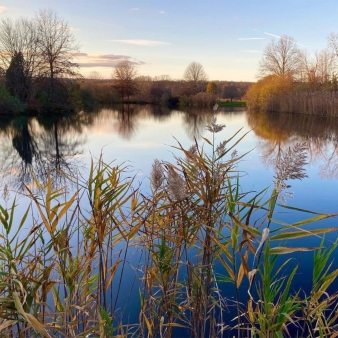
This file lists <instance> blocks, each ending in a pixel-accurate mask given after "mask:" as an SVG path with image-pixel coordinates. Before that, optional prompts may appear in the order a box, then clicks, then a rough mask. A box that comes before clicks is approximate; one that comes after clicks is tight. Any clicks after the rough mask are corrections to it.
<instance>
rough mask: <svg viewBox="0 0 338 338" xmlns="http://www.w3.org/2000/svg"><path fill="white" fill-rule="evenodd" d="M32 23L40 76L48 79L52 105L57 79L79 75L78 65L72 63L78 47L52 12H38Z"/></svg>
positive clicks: (67, 29)
mask: <svg viewBox="0 0 338 338" xmlns="http://www.w3.org/2000/svg"><path fill="white" fill-rule="evenodd" d="M34 23H35V27H36V32H37V50H38V54H39V57H40V58H41V68H40V70H41V75H42V76H44V77H48V78H49V95H50V99H51V101H52V103H53V102H54V91H55V84H56V81H57V79H60V78H63V77H74V76H78V75H79V73H78V71H77V68H78V65H77V64H76V63H74V62H73V60H74V54H75V53H76V52H78V50H79V46H78V44H77V43H76V41H75V37H74V35H73V34H72V32H71V29H70V27H69V26H68V24H67V23H66V22H65V21H64V20H63V19H62V18H60V17H59V16H58V15H57V14H56V13H55V12H54V11H52V10H41V11H39V12H38V13H37V14H36V17H35V20H34Z"/></svg>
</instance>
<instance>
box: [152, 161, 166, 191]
mask: <svg viewBox="0 0 338 338" xmlns="http://www.w3.org/2000/svg"><path fill="white" fill-rule="evenodd" d="M163 180H164V171H163V167H162V164H161V162H160V161H159V160H158V159H156V160H155V161H154V163H153V165H152V167H151V172H150V185H151V187H152V188H153V189H154V190H157V189H159V188H160V187H161V185H162V183H163Z"/></svg>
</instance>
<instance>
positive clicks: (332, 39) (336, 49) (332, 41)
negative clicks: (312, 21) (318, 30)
mask: <svg viewBox="0 0 338 338" xmlns="http://www.w3.org/2000/svg"><path fill="white" fill-rule="evenodd" d="M327 42H328V45H329V48H330V49H331V50H332V52H333V53H334V54H335V55H336V56H337V57H338V33H331V34H330V35H329V36H328V38H327Z"/></svg>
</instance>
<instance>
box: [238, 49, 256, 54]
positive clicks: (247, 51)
mask: <svg viewBox="0 0 338 338" xmlns="http://www.w3.org/2000/svg"><path fill="white" fill-rule="evenodd" d="M242 52H245V53H260V51H259V50H255V49H243V50H242Z"/></svg>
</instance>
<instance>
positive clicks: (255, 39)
mask: <svg viewBox="0 0 338 338" xmlns="http://www.w3.org/2000/svg"><path fill="white" fill-rule="evenodd" d="M238 40H264V38H239V39H238Z"/></svg>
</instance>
